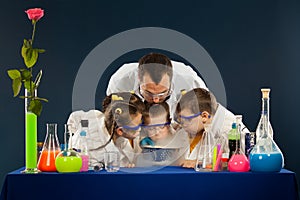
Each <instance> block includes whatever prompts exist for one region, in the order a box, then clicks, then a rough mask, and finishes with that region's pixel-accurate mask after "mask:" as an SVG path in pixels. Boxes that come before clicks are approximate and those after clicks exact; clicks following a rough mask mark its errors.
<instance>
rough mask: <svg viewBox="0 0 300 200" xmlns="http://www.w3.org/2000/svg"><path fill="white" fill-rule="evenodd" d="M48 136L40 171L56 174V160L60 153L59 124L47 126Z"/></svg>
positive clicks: (39, 166) (42, 154)
mask: <svg viewBox="0 0 300 200" xmlns="http://www.w3.org/2000/svg"><path fill="white" fill-rule="evenodd" d="M46 126H47V134H46V138H45V141H44V145H43V149H42V152H41V154H40V157H39V161H38V169H39V170H40V171H42V172H55V171H56V167H55V159H56V156H57V155H58V154H59V153H60V146H59V141H58V138H57V124H46Z"/></svg>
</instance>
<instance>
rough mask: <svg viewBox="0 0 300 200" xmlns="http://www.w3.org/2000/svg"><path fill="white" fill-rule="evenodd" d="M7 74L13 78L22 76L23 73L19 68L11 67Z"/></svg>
mask: <svg viewBox="0 0 300 200" xmlns="http://www.w3.org/2000/svg"><path fill="white" fill-rule="evenodd" d="M7 74H8V76H9V77H10V78H11V79H12V80H14V79H17V78H20V77H21V73H20V72H19V70H17V69H10V70H7Z"/></svg>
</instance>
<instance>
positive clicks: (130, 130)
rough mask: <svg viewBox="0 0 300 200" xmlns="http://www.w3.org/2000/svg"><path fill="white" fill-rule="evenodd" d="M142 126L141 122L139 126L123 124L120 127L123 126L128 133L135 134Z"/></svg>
mask: <svg viewBox="0 0 300 200" xmlns="http://www.w3.org/2000/svg"><path fill="white" fill-rule="evenodd" d="M141 126H142V124H139V125H137V126H126V125H124V126H121V127H120V128H122V130H124V132H125V133H128V134H135V133H136V132H139V131H141Z"/></svg>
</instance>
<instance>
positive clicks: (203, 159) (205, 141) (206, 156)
mask: <svg viewBox="0 0 300 200" xmlns="http://www.w3.org/2000/svg"><path fill="white" fill-rule="evenodd" d="M213 149H214V144H213V138H212V136H211V134H209V132H208V131H204V132H203V136H202V140H201V141H200V146H199V149H198V154H197V159H196V165H195V171H197V172H198V171H200V172H201V171H204V172H210V171H212V170H213V169H212V167H213V166H212V164H213V163H212V161H213V160H212V158H213Z"/></svg>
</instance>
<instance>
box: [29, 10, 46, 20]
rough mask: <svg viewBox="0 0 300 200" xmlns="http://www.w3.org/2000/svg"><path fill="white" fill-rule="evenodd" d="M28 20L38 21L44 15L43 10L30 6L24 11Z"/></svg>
mask: <svg viewBox="0 0 300 200" xmlns="http://www.w3.org/2000/svg"><path fill="white" fill-rule="evenodd" d="M25 12H26V13H27V15H28V18H29V19H30V20H35V21H38V20H39V19H41V18H42V17H43V16H44V10H43V9H41V8H31V9H28V10H26V11H25Z"/></svg>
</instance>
